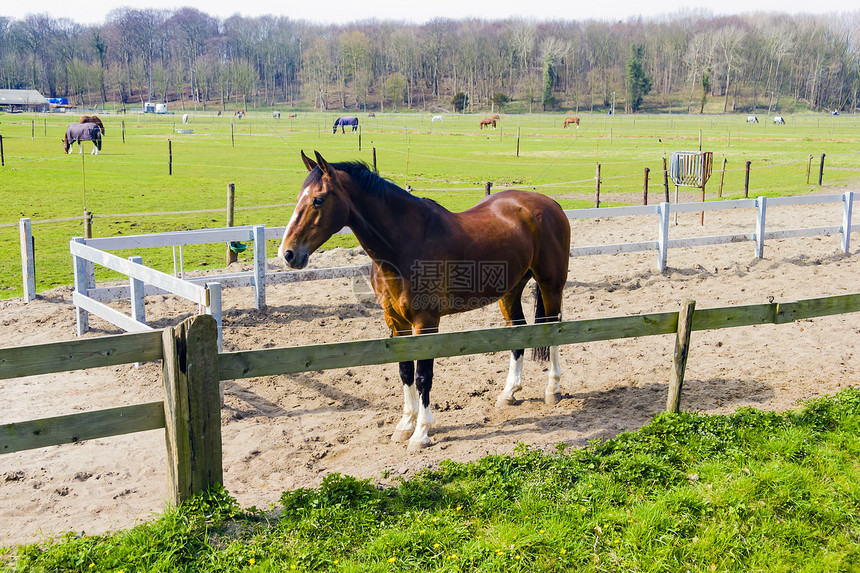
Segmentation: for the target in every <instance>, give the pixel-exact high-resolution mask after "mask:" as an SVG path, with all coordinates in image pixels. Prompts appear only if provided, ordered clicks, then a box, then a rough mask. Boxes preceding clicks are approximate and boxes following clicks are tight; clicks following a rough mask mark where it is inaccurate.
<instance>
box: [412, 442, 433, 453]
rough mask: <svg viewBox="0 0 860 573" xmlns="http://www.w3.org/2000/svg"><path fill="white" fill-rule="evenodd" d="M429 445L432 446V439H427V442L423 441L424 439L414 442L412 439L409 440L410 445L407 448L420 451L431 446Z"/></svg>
mask: <svg viewBox="0 0 860 573" xmlns="http://www.w3.org/2000/svg"><path fill="white" fill-rule="evenodd" d="M429 447H430V440H427V441H426V442H423V441H419V442H413V441H412V440H409V447H408V448H407V450H408V451H410V452H420V451H421V450H423V449H424V448H429Z"/></svg>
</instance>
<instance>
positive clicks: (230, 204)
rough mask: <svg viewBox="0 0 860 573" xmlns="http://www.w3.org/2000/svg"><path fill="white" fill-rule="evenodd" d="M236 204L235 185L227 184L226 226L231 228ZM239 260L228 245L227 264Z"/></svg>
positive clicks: (237, 255)
mask: <svg viewBox="0 0 860 573" xmlns="http://www.w3.org/2000/svg"><path fill="white" fill-rule="evenodd" d="M235 203H236V185H235V184H234V183H227V226H228V227H232V226H233V212H234V209H235ZM238 260H239V254H238V253H236V252H235V251H233V249H231V248H230V245H229V244H228V245H227V264H228V265H229V264H230V263H235V262H237V261H238Z"/></svg>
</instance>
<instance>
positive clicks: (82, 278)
mask: <svg viewBox="0 0 860 573" xmlns="http://www.w3.org/2000/svg"><path fill="white" fill-rule="evenodd" d="M72 241H73V242H75V243H84V244H86V239H84V238H83V237H75V238H73V239H72ZM73 257H74V274H75V277H74V278H75V282H74V284H75V293H79V294H81V295H83V296H87V294H88V292H89V288H90V275H94V274H95V269H94V268H93V263H91V262H90V261H88V260H86V259H85V258H83V257H79V256H77V255H73ZM73 298H74V297H73ZM75 320H76V322H77V334H78V336H83V335H84V334H86V333H87V332H88V331H89V329H90V319H89V313H88V312H87V311H86V310H84V309H83V308H81V307H80V306H78V305H75Z"/></svg>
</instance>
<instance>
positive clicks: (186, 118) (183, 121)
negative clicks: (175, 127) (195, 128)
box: [182, 113, 188, 123]
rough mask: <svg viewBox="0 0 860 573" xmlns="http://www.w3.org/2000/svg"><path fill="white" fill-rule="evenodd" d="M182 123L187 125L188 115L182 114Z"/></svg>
mask: <svg viewBox="0 0 860 573" xmlns="http://www.w3.org/2000/svg"><path fill="white" fill-rule="evenodd" d="M182 123H188V114H187V113H183V114H182Z"/></svg>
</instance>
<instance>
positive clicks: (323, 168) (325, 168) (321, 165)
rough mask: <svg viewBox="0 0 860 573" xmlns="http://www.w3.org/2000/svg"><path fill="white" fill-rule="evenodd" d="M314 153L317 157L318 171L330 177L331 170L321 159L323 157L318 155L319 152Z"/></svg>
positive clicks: (327, 163) (326, 162)
mask: <svg viewBox="0 0 860 573" xmlns="http://www.w3.org/2000/svg"><path fill="white" fill-rule="evenodd" d="M314 153H315V154H316V156H317V165H318V166H319V168H320V170H321V171H322V172H323V173H325V174H326V175H331V174H332V173H331V172H332V171H333V169H332V166H331V165H329V162H328V161H326V160H325V159H323V156H322V155H320V152H319V151H314Z"/></svg>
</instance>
